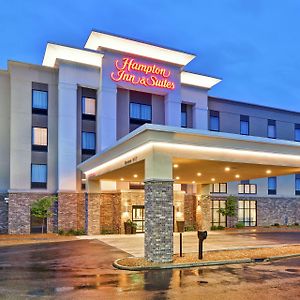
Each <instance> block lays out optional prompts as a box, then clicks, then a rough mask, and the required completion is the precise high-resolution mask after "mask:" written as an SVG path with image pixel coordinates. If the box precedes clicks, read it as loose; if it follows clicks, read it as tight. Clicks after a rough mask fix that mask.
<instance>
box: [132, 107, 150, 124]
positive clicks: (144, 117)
mask: <svg viewBox="0 0 300 300" xmlns="http://www.w3.org/2000/svg"><path fill="white" fill-rule="evenodd" d="M130 119H134V120H135V121H140V122H141V123H147V122H151V120H152V108H151V105H148V104H141V103H134V102H131V103H130Z"/></svg>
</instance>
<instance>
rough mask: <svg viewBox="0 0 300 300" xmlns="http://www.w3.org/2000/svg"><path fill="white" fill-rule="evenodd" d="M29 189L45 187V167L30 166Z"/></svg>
mask: <svg viewBox="0 0 300 300" xmlns="http://www.w3.org/2000/svg"><path fill="white" fill-rule="evenodd" d="M31 187H32V188H45V187H47V165H39V164H32V165H31Z"/></svg>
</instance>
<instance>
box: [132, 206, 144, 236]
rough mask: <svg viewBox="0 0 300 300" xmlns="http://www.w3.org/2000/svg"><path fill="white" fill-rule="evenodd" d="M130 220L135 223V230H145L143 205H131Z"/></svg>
mask: <svg viewBox="0 0 300 300" xmlns="http://www.w3.org/2000/svg"><path fill="white" fill-rule="evenodd" d="M132 222H133V223H136V225H137V227H136V232H144V231H145V207H144V206H143V205H133V206H132Z"/></svg>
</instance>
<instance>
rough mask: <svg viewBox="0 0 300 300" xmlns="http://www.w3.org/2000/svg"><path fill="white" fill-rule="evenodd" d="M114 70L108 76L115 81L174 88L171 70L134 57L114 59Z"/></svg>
mask: <svg viewBox="0 0 300 300" xmlns="http://www.w3.org/2000/svg"><path fill="white" fill-rule="evenodd" d="M115 67H116V69H117V70H116V71H114V72H111V74H110V77H111V79H112V80H113V81H115V82H129V83H131V84H134V85H142V86H145V87H157V88H162V89H168V90H174V89H175V83H174V82H173V81H171V80H170V79H169V78H170V75H171V71H170V70H168V69H166V68H164V67H160V66H157V65H155V64H144V63H139V62H137V61H136V60H135V59H134V58H128V57H124V58H123V59H122V61H120V60H118V59H117V60H115Z"/></svg>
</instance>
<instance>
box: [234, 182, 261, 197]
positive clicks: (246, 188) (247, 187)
mask: <svg viewBox="0 0 300 300" xmlns="http://www.w3.org/2000/svg"><path fill="white" fill-rule="evenodd" d="M238 193H239V194H256V193H257V186H256V184H250V182H249V180H241V183H240V184H239V185H238Z"/></svg>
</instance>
